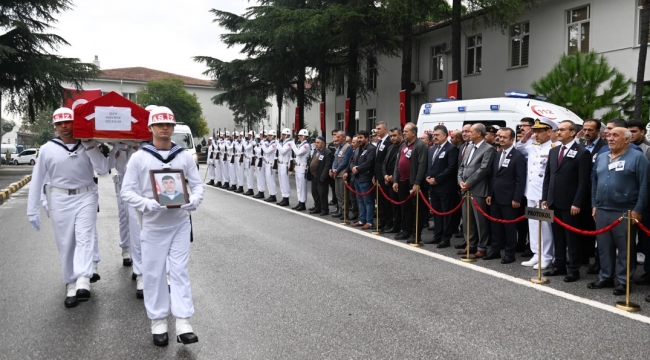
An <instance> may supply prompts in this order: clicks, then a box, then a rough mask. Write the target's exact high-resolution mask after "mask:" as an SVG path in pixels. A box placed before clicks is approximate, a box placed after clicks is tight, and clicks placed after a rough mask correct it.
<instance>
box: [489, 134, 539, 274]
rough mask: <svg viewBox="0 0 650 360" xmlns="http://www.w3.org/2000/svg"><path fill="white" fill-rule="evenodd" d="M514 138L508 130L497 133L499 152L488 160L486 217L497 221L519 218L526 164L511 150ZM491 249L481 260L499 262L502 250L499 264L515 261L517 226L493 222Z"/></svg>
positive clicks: (521, 155)
mask: <svg viewBox="0 0 650 360" xmlns="http://www.w3.org/2000/svg"><path fill="white" fill-rule="evenodd" d="M516 138H517V136H516V134H515V131H514V130H513V129H511V128H503V129H500V130H499V131H498V132H497V140H496V141H497V142H498V143H499V145H501V150H500V151H499V152H497V153H496V154H495V155H494V159H493V160H492V174H491V178H490V182H489V187H488V197H487V198H486V199H485V201H486V203H487V204H488V205H490V215H492V217H495V218H497V219H504V220H514V219H516V218H518V217H519V216H520V210H519V209H520V208H521V204H522V203H523V201H524V190H526V168H527V167H528V163H527V160H526V157H525V156H524V154H522V153H521V152H520V151H519V150H517V149H515V148H514V146H513V145H514V143H515V140H516ZM491 230H492V248H491V249H490V251H489V252H488V253H487V254H486V255H485V257H483V260H492V259H500V258H501V249H505V256H504V258H503V259H502V260H501V263H502V264H510V263H512V262H514V261H515V251H516V250H517V224H516V223H515V224H501V223H498V222H493V223H492V224H491Z"/></svg>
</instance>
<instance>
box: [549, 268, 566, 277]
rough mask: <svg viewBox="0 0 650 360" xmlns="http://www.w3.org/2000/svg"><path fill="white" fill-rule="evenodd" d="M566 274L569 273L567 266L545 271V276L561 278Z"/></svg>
mask: <svg viewBox="0 0 650 360" xmlns="http://www.w3.org/2000/svg"><path fill="white" fill-rule="evenodd" d="M566 274H567V271H566V267H565V266H560V267H555V266H553V267H552V268H551V269H549V270H547V271H544V276H560V275H566Z"/></svg>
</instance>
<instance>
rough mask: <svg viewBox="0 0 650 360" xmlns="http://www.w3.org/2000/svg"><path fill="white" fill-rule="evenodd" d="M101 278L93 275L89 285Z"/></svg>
mask: <svg viewBox="0 0 650 360" xmlns="http://www.w3.org/2000/svg"><path fill="white" fill-rule="evenodd" d="M101 279H102V278H101V277H100V276H99V274H93V276H92V277H91V278H90V282H91V283H96V282H97V281H98V280H101Z"/></svg>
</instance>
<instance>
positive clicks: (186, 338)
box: [176, 332, 199, 345]
mask: <svg viewBox="0 0 650 360" xmlns="http://www.w3.org/2000/svg"><path fill="white" fill-rule="evenodd" d="M176 342H179V343H183V345H188V344H194V343H197V342H199V337H198V336H196V335H194V333H191V332H190V333H185V334H180V335H177V336H176Z"/></svg>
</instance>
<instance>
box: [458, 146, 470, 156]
mask: <svg viewBox="0 0 650 360" xmlns="http://www.w3.org/2000/svg"><path fill="white" fill-rule="evenodd" d="M468 147H469V143H465V147H464V148H463V154H462V155H461V156H460V157H461V158H465V151H467V148H468Z"/></svg>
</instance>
